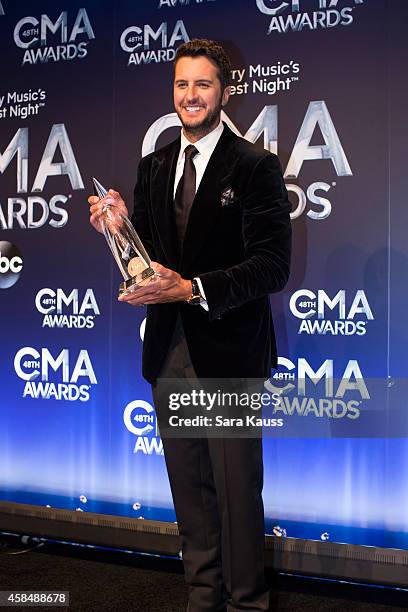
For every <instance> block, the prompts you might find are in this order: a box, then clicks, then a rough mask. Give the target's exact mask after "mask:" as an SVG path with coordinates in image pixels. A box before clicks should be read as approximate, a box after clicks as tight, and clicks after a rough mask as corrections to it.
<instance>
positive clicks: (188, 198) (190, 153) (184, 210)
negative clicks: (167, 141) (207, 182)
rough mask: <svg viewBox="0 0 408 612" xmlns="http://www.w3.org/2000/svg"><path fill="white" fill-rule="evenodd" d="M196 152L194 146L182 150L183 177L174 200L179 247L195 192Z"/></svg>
mask: <svg viewBox="0 0 408 612" xmlns="http://www.w3.org/2000/svg"><path fill="white" fill-rule="evenodd" d="M197 153H198V150H197V149H196V148H195V146H194V145H188V146H187V147H186V148H185V149H184V156H185V161H184V170H183V175H182V177H181V179H180V181H179V184H178V185H177V190H176V197H175V200H174V205H175V211H176V225H177V234H178V239H179V245H180V247H182V246H183V241H184V234H185V232H186V228H187V222H188V216H189V214H190V209H191V205H192V203H193V200H194V197H195V192H196V170H195V166H194V162H193V158H194V156H195V155H197Z"/></svg>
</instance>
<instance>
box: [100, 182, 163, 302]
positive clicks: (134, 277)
mask: <svg viewBox="0 0 408 612" xmlns="http://www.w3.org/2000/svg"><path fill="white" fill-rule="evenodd" d="M92 180H93V184H94V191H95V195H97V196H98V197H99V198H100V199H101V200H102V199H103V198H104V197H105V196H106V195H107V193H108V192H107V190H106V189H105V187H103V186H102V185H101V184H100V182H99V181H97V180H96V178H93V179H92ZM101 223H102V229H103V233H104V236H105V238H106V241H107V243H108V245H109V248H110V250H111V251H112V255H113V257H114V258H115V261H116V263H117V264H118V267H119V270H120V271H121V273H122V276H123V279H124V280H123V282H122V283H121V284H120V285H119V295H122V294H123V293H130V292H132V291H134V290H135V289H137V287H139V286H141V285H146V284H147V283H148V282H150V280H151V279H152V278H153V276H154V270H153V268H152V267H151V265H150V257H149V255H148V254H147V252H146V249H145V248H144V246H143V244H142V241H141V240H140V238H139V236H138V235H137V232H136V230H135V228H134V227H133V225H132V224H131V222H130V221H129V219H128V218H127V217H125V216H124V215H122V214H121V213H119V212H118V211H117V210H116V209H115V208H114V207H112V206H110V205H109V204H108V205H106V206H105V207H104V209H103V214H102V218H101Z"/></svg>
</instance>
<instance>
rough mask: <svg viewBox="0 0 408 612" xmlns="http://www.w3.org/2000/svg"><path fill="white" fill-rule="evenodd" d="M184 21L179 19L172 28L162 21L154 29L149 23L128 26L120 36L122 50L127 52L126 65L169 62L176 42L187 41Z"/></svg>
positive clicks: (173, 54)
mask: <svg viewBox="0 0 408 612" xmlns="http://www.w3.org/2000/svg"><path fill="white" fill-rule="evenodd" d="M189 40H190V39H189V36H188V34H187V30H186V27H185V25H184V22H183V21H182V20H181V19H179V20H178V21H177V22H176V24H175V26H174V27H173V28H172V27H170V26H169V25H168V23H167V22H165V21H163V23H161V24H160V25H159V27H158V28H157V29H156V30H155V29H154V28H152V26H150V25H144V26H143V27H142V28H140V27H139V26H134V25H132V26H129V27H128V28H126V30H124V31H123V32H122V34H121V37H120V46H121V49H122V51H124V52H125V53H128V54H129V59H128V64H127V65H128V66H132V65H134V66H139V65H140V64H151V63H152V62H153V63H156V64H159V63H161V62H171V61H172V60H174V58H175V56H176V50H175V48H174V47H175V45H176V43H183V42H187V41H189Z"/></svg>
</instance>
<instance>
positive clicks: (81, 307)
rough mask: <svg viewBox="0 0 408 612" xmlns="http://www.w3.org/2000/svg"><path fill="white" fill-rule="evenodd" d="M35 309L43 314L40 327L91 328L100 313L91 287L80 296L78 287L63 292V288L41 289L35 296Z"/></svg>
mask: <svg viewBox="0 0 408 612" xmlns="http://www.w3.org/2000/svg"><path fill="white" fill-rule="evenodd" d="M35 306H36V308H37V311H38V312H39V313H40V314H42V315H43V320H42V327H50V328H58V329H60V328H68V329H74V328H75V329H84V328H86V329H92V328H93V327H94V325H95V317H96V316H98V315H100V310H99V307H98V304H97V302H96V298H95V294H94V292H93V290H92V289H87V290H86V291H85V293H84V294H83V295H82V296H80V293H79V290H78V289H73V290H72V291H71V292H70V293H65V291H64V290H63V289H56V290H54V289H49V288H44V289H41V290H40V291H39V292H38V293H37V295H36V297H35Z"/></svg>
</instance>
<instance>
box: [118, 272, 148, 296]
mask: <svg viewBox="0 0 408 612" xmlns="http://www.w3.org/2000/svg"><path fill="white" fill-rule="evenodd" d="M154 275H155V272H154V270H153V268H146V269H145V270H143V272H141V273H140V274H137V275H136V276H132V277H131V278H128V280H125V281H123V283H120V285H119V295H123V294H125V293H132V291H134V290H135V289H137V288H138V287H143V286H144V285H147V283H149V282H150V281H151V280H152V277H153V276H154Z"/></svg>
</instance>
